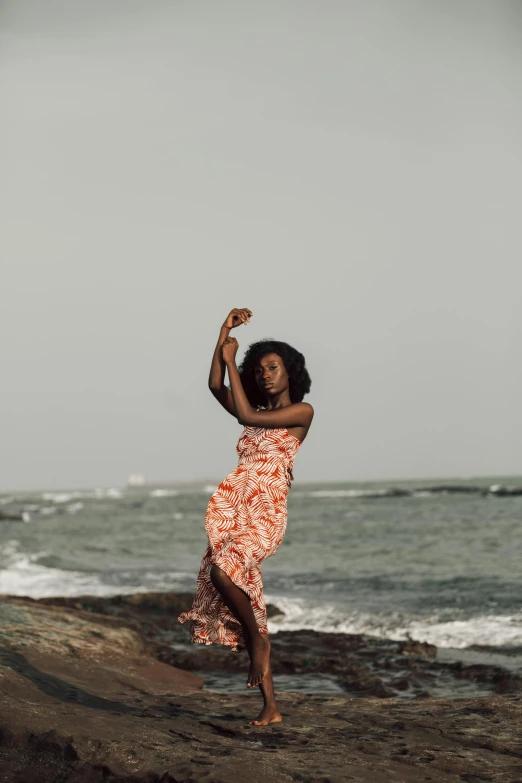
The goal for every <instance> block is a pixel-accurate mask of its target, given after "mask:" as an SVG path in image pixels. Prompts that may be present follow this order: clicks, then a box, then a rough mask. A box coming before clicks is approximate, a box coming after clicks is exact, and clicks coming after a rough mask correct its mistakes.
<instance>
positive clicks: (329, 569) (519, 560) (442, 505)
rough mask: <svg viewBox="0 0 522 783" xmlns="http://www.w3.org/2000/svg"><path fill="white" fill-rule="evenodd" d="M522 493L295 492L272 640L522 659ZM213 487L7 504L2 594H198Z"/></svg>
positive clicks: (468, 488)
mask: <svg viewBox="0 0 522 783" xmlns="http://www.w3.org/2000/svg"><path fill="white" fill-rule="evenodd" d="M492 485H493V488H492V489H491V490H490V488H491V487H492ZM521 486H522V478H517V477H498V476H497V477H484V478H473V479H459V480H456V479H453V480H440V479H437V480H432V481H426V480H417V481H398V482H357V483H342V484H303V483H298V482H296V483H295V484H294V488H293V489H292V490H291V491H290V495H289V502H288V510H289V518H288V526H287V532H286V537H285V539H284V541H283V543H282V545H281V547H280V548H279V550H278V552H277V553H276V554H275V555H274V556H273V557H272V558H269V559H268V560H266V561H265V562H264V563H263V583H264V587H265V595H266V600H267V602H270V603H272V604H275V605H276V606H277V607H279V608H280V609H281V610H282V612H283V615H282V616H278V617H274V618H273V619H272V620H270V621H269V630H270V632H271V633H276V632H277V630H279V629H298V628H313V629H316V630H321V631H333V632H346V633H364V634H370V635H374V636H377V637H382V638H388V639H406V638H408V637H412V638H414V639H417V640H419V641H427V642H431V643H433V644H435V645H437V647H438V648H439V649H441V650H443V649H447V650H448V651H449V650H460V651H461V652H462V653H464V652H465V651H468V652H469V653H470V654H471V653H472V652H473V651H484V652H488V653H489V654H494V655H495V656H502V657H506V658H511V659H514V658H517V659H518V660H520V656H521V655H522V567H521V564H522V495H517V494H509V493H507V494H503V492H502V487H521ZM214 488H215V487H214V486H211V485H205V486H191V487H182V486H178V487H175V486H163V487H155V486H154V487H140V488H130V487H129V488H123V489H120V488H109V489H92V490H77V491H72V490H64V491H56V490H53V491H51V490H49V491H39V492H24V493H9V494H8V493H3V494H0V593H5V594H11V595H19V596H31V597H34V598H39V597H43V596H55V595H61V596H74V595H96V596H111V595H115V594H119V593H133V592H140V591H177V592H194V590H195V582H196V575H197V571H198V567H199V563H200V560H201V557H202V555H203V551H204V549H205V546H206V534H205V529H204V525H203V520H204V514H205V509H206V506H207V502H208V499H209V497H210V495H211V494H212V492H213V491H214ZM7 516H14V517H21V519H7V518H6V517H7ZM2 517H3V518H2Z"/></svg>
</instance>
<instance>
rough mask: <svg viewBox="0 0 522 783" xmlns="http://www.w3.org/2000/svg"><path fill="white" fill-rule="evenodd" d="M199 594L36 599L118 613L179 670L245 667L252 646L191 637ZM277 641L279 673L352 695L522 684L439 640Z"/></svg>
mask: <svg viewBox="0 0 522 783" xmlns="http://www.w3.org/2000/svg"><path fill="white" fill-rule="evenodd" d="M192 598H193V596H192V595H191V594H188V593H137V594H135V595H124V596H115V597H113V598H98V597H90V596H82V597H76V598H45V599H40V600H39V601H34V602H33V603H34V604H35V605H36V606H42V605H46V606H61V607H73V608H74V609H75V611H76V612H77V613H78V616H85V617H87V618H89V617H90V616H91V614H92V613H96V614H97V622H98V623H109V624H113V623H114V621H115V620H117V621H118V622H120V623H123V624H125V625H126V626H128V627H131V628H133V629H134V630H135V631H136V633H137V634H139V637H140V638H141V639H142V640H143V641H144V643H145V645H146V647H145V649H146V651H147V652H148V653H149V654H150V655H152V656H153V657H154V658H156V659H157V660H159V661H161V662H162V663H166V664H169V665H172V666H175V667H177V668H179V669H183V670H186V671H192V672H200V673H201V672H216V673H222V672H236V673H238V674H239V673H240V672H241V673H243V672H246V671H247V669H248V660H247V654H246V652H245V651H243V652H242V653H231V652H230V650H229V649H228V648H226V647H224V646H222V645H209V646H206V645H198V644H196V645H195V644H192V643H191V642H190V638H189V634H188V627H187V626H186V625H181V624H180V623H178V621H177V616H178V614H179V613H180V612H182V611H185V610H186V609H188V608H190V606H191V604H192ZM24 600H26V601H29V602H30V600H31V599H24ZM274 609H275V607H274ZM270 640H271V645H272V670H273V672H274V674H284V675H300V674H328V675H331V676H333V677H334V678H335V679H336V680H337V682H338V683H339V685H340V686H341V687H342V688H343V689H344V690H345V691H346V693H347V694H350V695H351V696H362V697H366V696H373V697H375V696H378V695H379V693H380V694H381V695H382V694H386V698H388V697H389V696H390V695H395V696H397V697H399V698H401V699H415V698H419V697H420V696H423V695H436V696H448V695H451V696H454V695H459V693H462V694H463V695H487V694H491V693H497V692H498V693H517V692H519V691H521V690H522V683H521V682H520V678H519V677H518V676H517V675H512V674H511V673H510V672H508V671H506V670H505V669H502V668H501V667H497V666H490V665H486V666H482V665H473V666H465V665H464V664H463V663H462V662H456V663H442V662H439V661H437V658H436V655H437V650H436V647H435V646H434V645H431V644H427V643H423V642H417V641H415V640H413V639H409V640H407V641H403V642H395V641H391V640H386V639H376V638H373V637H365V636H362V635H360V634H343V633H321V632H319V631H313V630H299V631H279V632H278V633H277V634H272V635H271V637H270ZM397 682H399V683H401V686H400V687H399V686H397V685H396V683H397ZM378 692H379V693H378ZM381 697H382V696H381Z"/></svg>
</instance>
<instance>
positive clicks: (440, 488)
mask: <svg viewBox="0 0 522 783" xmlns="http://www.w3.org/2000/svg"><path fill="white" fill-rule="evenodd" d="M294 494H295V495H301V496H304V497H309V498H390V499H391V498H404V497H412V498H427V497H436V496H446V495H481V496H483V497H514V496H517V495H522V487H508V486H504V485H503V484H491V485H490V486H482V487H481V486H479V485H477V484H438V485H433V486H429V487H416V488H410V489H405V488H403V487H383V488H381V489H357V488H353V489H317V490H311V491H303V490H301V491H299V490H296V491H295V493H294Z"/></svg>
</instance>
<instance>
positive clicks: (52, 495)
mask: <svg viewBox="0 0 522 783" xmlns="http://www.w3.org/2000/svg"><path fill="white" fill-rule="evenodd" d="M122 497H123V492H122V491H121V490H120V489H116V488H115V487H109V488H108V489H105V488H96V489H92V490H85V491H75V492H42V494H41V498H42V500H46V501H48V502H50V503H57V504H60V503H70V502H71V501H72V500H78V499H80V498H82V499H85V500H88V499H91V500H103V499H105V498H112V499H114V500H119V499H120V498H122Z"/></svg>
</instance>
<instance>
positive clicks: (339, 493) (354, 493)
mask: <svg viewBox="0 0 522 783" xmlns="http://www.w3.org/2000/svg"><path fill="white" fill-rule="evenodd" d="M298 494H301V495H306V496H307V497H309V498H363V497H368V496H370V497H376V496H379V497H381V496H383V495H388V494H389V490H388V489H316V490H313V491H312V492H300V493H298Z"/></svg>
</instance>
